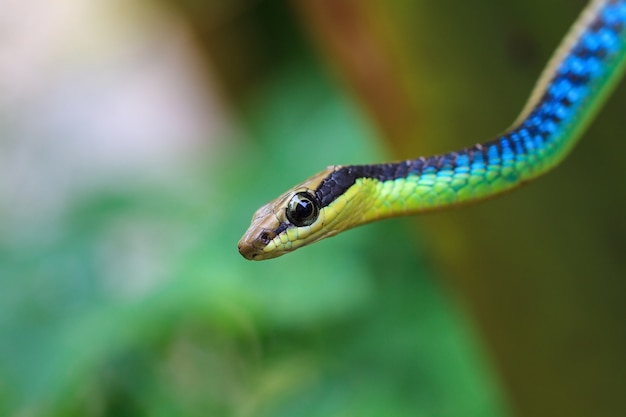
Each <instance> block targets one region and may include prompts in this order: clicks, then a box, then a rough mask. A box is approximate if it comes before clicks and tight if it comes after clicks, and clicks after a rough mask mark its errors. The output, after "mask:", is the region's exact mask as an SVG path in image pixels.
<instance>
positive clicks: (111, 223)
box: [0, 69, 503, 417]
mask: <svg viewBox="0 0 626 417" xmlns="http://www.w3.org/2000/svg"><path fill="white" fill-rule="evenodd" d="M245 123H246V124H247V126H248V130H249V132H251V136H252V138H253V139H254V141H252V140H250V141H245V142H236V141H234V142H233V143H236V145H232V146H231V147H227V148H222V149H220V151H219V155H212V156H209V157H207V161H204V167H205V168H202V169H197V168H190V169H189V171H190V172H188V173H185V174H184V175H186V177H185V181H180V182H177V183H176V184H175V186H166V185H155V186H152V187H147V186H145V185H141V184H135V183H133V182H132V181H128V182H125V183H123V184H122V183H119V184H117V186H116V187H109V188H107V189H94V190H92V192H91V193H90V194H89V195H85V196H83V197H81V198H80V199H78V200H77V201H73V202H71V210H70V211H69V212H68V213H67V215H66V216H65V217H64V219H63V220H62V221H61V222H60V224H57V225H49V226H50V227H48V228H44V229H42V230H41V232H40V234H39V235H37V236H34V237H31V238H30V239H27V240H26V241H19V243H18V241H12V240H5V241H3V243H2V247H0V275H1V277H2V278H1V282H2V291H1V292H0V381H1V384H0V414H2V415H22V416H24V415H37V416H103V415H111V416H113V415H115V416H275V417H279V416H311V417H313V416H324V417H330V416H360V417H363V416H383V415H384V416H459V415H462V416H481V417H483V416H500V415H503V412H502V406H501V403H500V400H499V398H498V393H497V392H496V390H495V388H494V386H493V384H492V379H491V375H490V374H489V372H487V371H486V369H485V366H484V364H483V363H482V361H481V357H480V354H479V353H478V349H477V347H476V346H475V342H474V340H473V335H472V334H471V332H469V331H468V329H467V323H466V322H465V321H464V320H463V318H462V316H461V314H460V311H459V309H458V308H457V307H455V306H454V303H453V302H452V301H451V300H449V299H447V298H446V297H445V295H443V294H442V291H441V288H440V287H439V285H438V282H437V280H436V277H435V276H434V274H433V272H432V271H431V270H430V269H429V268H428V266H427V263H426V262H425V259H424V258H423V257H420V256H416V253H418V246H419V245H418V244H417V243H416V241H417V238H416V237H415V236H414V234H413V233H412V231H411V228H408V227H407V226H408V225H409V221H408V220H394V221H388V222H384V223H382V224H376V225H372V226H368V227H366V228H362V229H358V230H354V231H351V232H349V233H346V234H345V235H342V236H340V237H337V238H334V239H330V240H328V241H324V242H321V243H319V244H317V245H314V246H312V247H310V248H306V249H303V250H300V251H298V252H296V253H293V254H291V255H289V256H285V257H283V258H279V259H276V260H273V261H268V262H262V263H252V262H248V261H245V260H244V259H243V258H241V257H240V256H239V254H238V253H237V250H236V242H237V240H238V238H239V236H240V234H241V233H243V231H244V229H245V227H246V226H247V224H248V219H249V218H250V215H251V214H252V212H253V211H254V210H255V209H256V207H257V206H259V205H260V204H262V203H264V202H265V201H266V200H268V199H270V198H272V197H273V196H274V195H276V194H277V193H279V192H281V191H283V190H284V189H285V188H287V187H289V186H291V185H293V183H295V182H296V181H299V180H301V179H303V178H305V177H306V176H308V175H310V174H312V173H314V172H316V171H317V170H320V169H321V168H323V167H324V166H325V165H326V164H330V163H336V162H345V163H352V162H366V161H373V160H380V159H381V157H380V156H374V155H375V154H379V152H375V149H373V146H372V144H373V143H374V140H373V139H372V135H371V133H370V132H369V129H368V127H367V126H366V124H365V123H364V121H363V120H362V119H361V118H360V117H359V115H358V114H357V112H356V111H355V109H354V108H353V106H352V105H351V103H349V102H348V101H347V100H346V98H345V97H342V96H339V95H338V94H337V92H336V91H334V89H333V88H332V86H331V85H329V83H328V81H327V80H325V79H323V78H321V77H320V76H318V75H316V74H314V73H311V72H310V71H308V70H300V69H295V70H293V71H291V72H290V73H288V74H284V76H283V77H281V78H280V81H277V82H276V83H275V84H274V85H272V86H268V87H267V89H266V91H263V92H259V94H258V96H257V99H256V100H255V101H254V103H252V104H251V105H250V110H249V113H248V115H247V116H246V120H245ZM191 165H193V164H191ZM407 229H408V230H407Z"/></svg>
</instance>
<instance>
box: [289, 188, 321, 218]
mask: <svg viewBox="0 0 626 417" xmlns="http://www.w3.org/2000/svg"><path fill="white" fill-rule="evenodd" d="M286 214H287V219H288V220H289V221H290V222H291V223H292V224H293V225H294V226H297V227H301V226H309V225H310V224H312V223H313V222H314V221H315V220H316V219H317V215H318V214H319V208H318V205H317V201H316V200H315V197H313V196H312V195H311V194H309V193H305V192H301V193H297V194H296V195H294V196H293V197H291V201H289V204H287V213H286Z"/></svg>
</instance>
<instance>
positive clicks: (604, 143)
mask: <svg viewBox="0 0 626 417" xmlns="http://www.w3.org/2000/svg"><path fill="white" fill-rule="evenodd" d="M584 4H585V2H584V1H571V0H568V1H566V0H554V1H551V2H550V3H549V4H546V3H545V2H540V1H538V0H533V1H521V0H519V1H509V2H499V1H496V0H481V1H476V2H464V1H460V0H455V1H450V2H429V1H425V0H412V1H408V0H405V1H397V2H393V3H392V2H387V3H384V2H363V1H358V0H317V1H316V0H294V1H290V2H275V1H267V0H265V1H263V0H230V1H222V0H213V1H204V2H202V1H194V0H185V1H180V2H166V1H162V2H150V1H142V2H133V3H132V4H128V3H126V2H123V1H122V0H118V1H104V0H101V1H92V2H77V1H75V0H60V1H58V2H54V3H53V4H50V5H41V4H40V3H39V2H35V1H33V0H26V1H21V2H16V1H9V2H6V3H3V4H2V5H0V21H2V22H4V23H2V26H3V28H4V29H3V35H2V39H1V40H0V45H2V49H3V51H4V52H3V53H2V59H0V90H1V91H2V92H3V94H2V97H0V132H1V137H0V231H1V233H0V285H1V287H0V415H6V416H20V417H21V416H241V417H247V416H324V417H331V416H342V417H343V416H477V417H478V416H481V417H483V416H485V417H486V416H517V415H519V416H522V415H523V416H554V415H567V416H590V415H593V416H612V415H615V416H620V415H625V414H626V399H625V398H624V395H623V377H624V375H626V358H625V357H624V354H623V352H625V351H626V326H624V319H625V318H626V303H625V301H626V295H625V294H626V291H624V290H626V288H625V287H626V280H625V279H624V278H626V260H625V258H624V255H625V253H626V251H625V249H626V238H625V236H626V219H625V216H624V212H625V209H626V198H625V195H624V193H623V192H622V190H623V189H622V188H621V186H622V185H621V184H622V183H623V181H622V179H623V178H624V172H623V169H622V168H621V165H620V164H621V163H622V155H624V152H625V151H626V141H624V140H622V137H623V129H622V128H623V123H622V119H623V116H622V114H621V113H622V109H623V108H624V107H625V106H626V91H624V86H621V87H619V88H618V91H616V93H615V95H614V96H613V97H612V98H611V99H610V100H609V102H608V103H607V106H606V108H605V109H604V111H603V112H602V113H601V114H600V115H599V117H598V118H597V120H596V122H595V123H594V124H593V126H592V127H591V129H590V130H589V132H588V133H587V134H586V136H585V138H584V140H583V141H582V142H581V144H580V145H579V146H577V148H576V149H575V151H574V153H573V154H572V155H571V157H570V158H569V159H568V160H567V161H566V162H565V163H564V164H563V166H562V167H559V169H558V170H556V171H555V172H554V173H551V174H550V175H548V176H546V177H545V178H543V179H541V180H540V181H538V182H537V183H536V184H533V185H532V186H528V187H525V188H524V189H522V190H519V191H518V192H515V193H512V194H510V195H507V196H504V197H502V198H499V199H496V200H493V201H489V202H486V203H482V204H479V205H476V206H472V207H466V208H463V209H461V210H457V211H451V212H446V213H438V214H434V215H427V216H424V217H419V218H407V219H395V220H390V221H385V222H381V223H377V224H373V225H369V226H367V227H363V228H359V229H356V230H353V231H350V232H349V233H346V234H343V235H341V236H339V237H336V238H333V239H329V240H327V241H323V242H320V243H318V244H316V245H313V246H311V247H307V248H305V249H302V250H300V251H297V252H295V253H293V254H290V255H289V256H285V257H282V258H279V259H276V260H272V261H268V262H261V263H252V262H248V261H245V260H244V259H243V258H242V257H241V256H240V255H239V254H238V253H237V249H236V244H237V241H238V239H239V237H240V236H241V234H242V233H243V232H244V231H245V229H246V227H247V226H248V223H249V219H250V217H251V215H252V213H253V212H254V210H256V208H258V207H259V206H260V205H262V204H264V203H265V202H267V201H268V200H270V199H272V198H274V197H275V196H277V195H278V194H279V193H280V192H282V191H284V190H286V189H287V188H289V187H290V186H292V185H293V184H295V183H297V182H299V181H301V180H303V179H304V178H306V177H308V176H310V175H311V174H313V173H315V172H317V171H319V170H321V169H323V168H324V167H325V166H327V165H331V164H339V163H372V162H380V161H385V160H389V159H394V158H396V159H397V158H407V157H413V156H415V155H427V154H431V153H434V152H443V151H447V150H451V149H454V148H456V147H460V146H467V145H470V144H472V143H474V142H477V141H481V140H485V139H487V138H489V137H492V136H494V135H495V134H497V133H498V131H500V130H502V129H503V128H505V127H506V126H507V124H508V123H510V122H511V120H513V119H514V117H515V116H516V113H517V112H518V111H519V110H520V109H521V107H522V104H523V102H524V100H525V98H526V96H527V94H529V92H530V90H531V88H532V85H533V82H534V80H535V79H536V77H537V76H538V74H539V72H540V71H541V69H542V67H543V65H544V64H545V62H546V61H547V59H548V58H549V56H550V54H551V52H552V50H553V49H554V48H555V47H556V45H557V44H558V42H559V40H560V39H561V37H562V36H563V35H564V33H565V32H566V30H567V28H568V27H569V25H570V24H571V23H572V22H573V21H574V19H575V18H576V16H577V14H578V13H579V11H580V10H581V9H582V8H583V7H584Z"/></svg>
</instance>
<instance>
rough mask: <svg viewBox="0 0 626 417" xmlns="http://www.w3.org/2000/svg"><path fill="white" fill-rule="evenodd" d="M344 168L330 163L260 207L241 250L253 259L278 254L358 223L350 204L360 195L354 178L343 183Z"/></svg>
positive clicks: (244, 254)
mask: <svg viewBox="0 0 626 417" xmlns="http://www.w3.org/2000/svg"><path fill="white" fill-rule="evenodd" d="M342 170H343V171H345V168H344V167H342V166H331V167H328V168H327V169H325V170H324V171H322V172H320V173H318V174H316V175H314V176H312V177H311V178H309V179H307V180H306V181H304V182H303V183H301V184H299V185H297V186H295V187H293V188H292V189H290V190H289V191H287V192H285V193H283V194H282V195H281V196H279V197H278V198H277V199H275V200H274V201H271V202H270V203H268V204H266V205H264V206H263V207H261V208H260V209H258V210H257V211H256V213H255V214H254V216H253V217H252V222H251V224H250V227H249V228H248V230H247V231H246V233H245V234H244V235H243V237H242V238H241V240H240V241H239V244H238V248H239V253H241V255H243V257H244V258H246V259H250V260H262V259H270V258H276V257H278V256H281V255H284V254H285V253H287V252H291V251H293V250H296V249H298V248H300V247H302V246H305V245H308V244H311V243H313V242H317V241H318V240H320V239H323V238H326V237H329V236H333V235H335V234H337V233H339V232H340V231H343V230H345V229H348V228H350V227H353V226H355V225H356V220H358V215H357V216H355V215H354V212H355V211H354V210H347V209H346V208H348V207H346V206H351V205H354V204H355V203H357V204H358V202H359V201H360V199H359V197H358V196H357V195H355V194H356V193H351V192H350V189H351V187H352V185H353V184H354V183H355V179H354V178H350V180H349V181H347V182H343V183H342V181H341V178H345V177H346V175H345V174H344V173H343V171H342ZM356 212H357V213H358V212H359V211H356ZM350 213H352V214H350Z"/></svg>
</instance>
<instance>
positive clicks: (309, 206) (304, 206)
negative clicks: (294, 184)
mask: <svg viewBox="0 0 626 417" xmlns="http://www.w3.org/2000/svg"><path fill="white" fill-rule="evenodd" d="M311 213H313V203H311V202H310V201H307V200H300V201H298V203H297V205H296V217H300V218H304V217H309V216H310V215H311Z"/></svg>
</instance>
